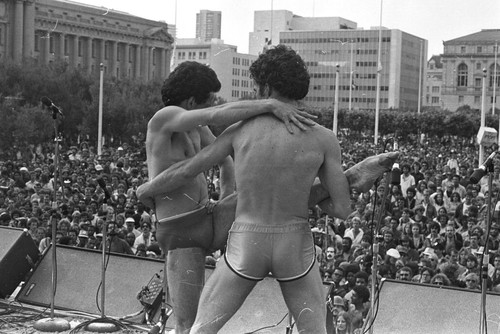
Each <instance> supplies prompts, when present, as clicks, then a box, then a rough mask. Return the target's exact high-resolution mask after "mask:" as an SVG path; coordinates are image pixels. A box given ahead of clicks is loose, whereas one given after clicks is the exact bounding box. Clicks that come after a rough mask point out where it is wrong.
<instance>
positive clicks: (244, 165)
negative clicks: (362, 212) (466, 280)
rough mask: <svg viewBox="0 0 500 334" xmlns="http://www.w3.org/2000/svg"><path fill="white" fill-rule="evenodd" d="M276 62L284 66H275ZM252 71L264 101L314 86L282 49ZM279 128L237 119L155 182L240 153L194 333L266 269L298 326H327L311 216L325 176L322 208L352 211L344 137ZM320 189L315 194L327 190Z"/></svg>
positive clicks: (175, 180) (169, 183)
mask: <svg viewBox="0 0 500 334" xmlns="http://www.w3.org/2000/svg"><path fill="white" fill-rule="evenodd" d="M264 65H266V66H264ZM277 68H280V69H283V71H281V72H280V73H278V72H276V71H275V69H277ZM250 71H251V73H252V76H253V78H254V80H255V87H256V88H257V89H258V95H259V97H261V98H275V99H278V100H281V101H283V102H285V103H289V104H291V105H295V104H296V101H297V100H300V99H302V98H304V97H305V95H306V94H307V92H308V87H309V75H308V73H307V70H306V67H305V64H304V62H303V61H302V59H301V58H300V57H299V56H298V55H297V54H296V53H295V52H294V51H292V50H291V49H289V48H286V47H284V46H278V47H276V48H274V49H270V50H268V51H266V52H265V53H264V54H262V55H261V56H259V59H258V60H257V61H256V62H255V63H254V64H253V65H252V66H251V68H250ZM269 72H272V74H273V75H270V74H271V73H269ZM278 125H279V123H278V122H277V121H276V120H275V119H273V118H272V117H268V116H267V115H261V116H259V117H254V118H252V119H247V120H246V121H244V122H241V123H239V124H235V125H233V126H232V127H230V128H228V129H227V130H226V131H225V132H224V133H223V134H222V135H221V136H220V137H218V138H217V139H216V141H215V142H214V144H212V145H210V146H208V147H207V148H205V149H204V150H202V151H201V152H200V153H198V154H197V155H196V156H195V157H194V158H192V159H188V160H184V161H181V162H179V163H177V164H175V165H173V166H171V167H170V168H168V169H167V170H166V171H165V172H163V173H162V175H161V178H158V180H157V179H155V180H154V182H157V185H158V184H161V185H162V187H163V189H168V190H169V191H173V190H174V189H177V188H178V187H182V186H184V185H185V184H186V183H188V182H190V180H192V178H193V177H194V176H195V175H198V173H200V172H201V171H204V170H207V169H208V168H210V166H212V165H213V164H215V163H217V162H219V161H221V159H223V158H225V157H227V156H229V155H230V154H231V153H234V157H235V177H236V185H237V189H238V195H237V196H238V202H237V206H236V218H235V222H234V224H233V226H232V228H231V230H230V232H229V238H228V245H227V251H226V254H225V260H224V261H221V263H219V265H218V266H217V267H216V270H215V271H214V273H213V274H212V277H211V278H210V280H209V281H208V283H207V286H206V287H205V289H204V290H203V293H202V297H201V303H200V306H199V308H198V314H197V318H196V322H195V325H194V326H193V328H192V333H205V332H206V333H216V332H217V331H218V330H219V329H220V328H221V327H222V326H223V325H224V324H225V323H226V322H227V321H228V320H229V319H230V318H231V316H232V315H234V313H235V312H236V311H237V310H238V308H239V307H240V306H241V305H242V303H243V302H244V300H245V298H246V297H247V296H248V294H249V293H250V292H251V290H252V289H253V287H254V286H255V284H256V283H257V281H259V280H262V279H263V278H264V277H266V276H267V274H268V273H269V272H271V273H272V274H273V276H274V277H276V278H277V279H278V281H279V283H280V286H281V289H282V293H283V295H284V299H285V302H286V304H287V306H288V308H289V310H290V312H291V313H292V315H293V317H294V319H295V320H296V322H297V327H298V329H299V331H300V332H305V333H324V332H325V331H326V329H325V327H324V324H325V316H326V315H325V314H326V310H325V307H324V293H323V288H322V282H321V277H320V275H319V274H318V273H319V270H318V268H317V264H315V256H314V244H313V242H312V237H311V231H310V228H309V225H308V222H307V217H308V214H307V213H308V206H309V205H308V200H309V195H310V190H311V186H312V185H313V183H314V180H315V178H316V176H319V178H320V180H321V183H322V185H323V186H324V187H325V188H326V190H327V194H328V196H329V197H328V196H324V199H325V202H326V203H323V204H324V205H323V206H324V207H325V209H327V210H328V213H329V214H330V215H334V216H336V217H339V218H344V219H345V218H346V217H347V215H348V214H349V213H350V212H349V183H348V179H347V177H346V175H344V172H343V170H342V168H341V160H340V159H341V155H340V146H339V143H338V140H337V138H336V137H335V135H334V134H333V133H332V132H331V131H329V130H327V129H325V128H323V127H321V126H315V127H311V128H310V130H308V131H304V132H298V133H297V132H296V133H295V134H293V135H290V134H289V133H287V132H286V130H285V129H284V128H280V127H279V126H278ZM396 157H397V155H396V154H394V155H392V156H390V159H385V160H384V162H387V161H390V162H391V163H389V164H385V165H384V163H381V161H378V160H377V159H375V160H377V161H376V163H374V162H375V160H372V161H371V163H372V165H380V166H382V165H384V168H385V170H387V168H388V167H390V166H391V165H392V162H393V161H394V160H395V158H396ZM379 160H380V159H379ZM358 171H359V169H358ZM379 172H380V168H379V170H377V173H379ZM373 173H375V172H373ZM379 175H380V173H379ZM361 178H362V177H361ZM160 179H161V180H160ZM354 181H355V182H354ZM372 181H373V180H372ZM154 182H153V183H154ZM356 182H358V185H359V182H361V181H360V176H355V177H354V178H353V183H356ZM351 185H352V184H351ZM148 186H151V187H152V185H151V184H150V185H148ZM365 186H366V184H365ZM149 191H152V193H154V191H153V190H151V189H150V190H149ZM319 193H321V191H319V192H318V193H317V194H316V197H315V200H318V199H319V198H320V197H321V196H320V195H319ZM327 197H328V198H327ZM313 202H314V200H313ZM291 245H292V246H293V247H290V246H291ZM284 249H285V251H283V250H284ZM290 250H292V251H290ZM270 254H272V256H270ZM270 259H273V260H272V261H270Z"/></svg>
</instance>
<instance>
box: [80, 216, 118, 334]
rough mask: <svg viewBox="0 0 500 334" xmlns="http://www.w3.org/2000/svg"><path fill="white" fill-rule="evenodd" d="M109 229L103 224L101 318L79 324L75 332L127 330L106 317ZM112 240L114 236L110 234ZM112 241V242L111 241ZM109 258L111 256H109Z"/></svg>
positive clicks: (116, 321)
mask: <svg viewBox="0 0 500 334" xmlns="http://www.w3.org/2000/svg"><path fill="white" fill-rule="evenodd" d="M107 228H108V225H107V224H106V223H105V224H103V229H102V242H101V245H102V263H101V317H100V318H97V319H93V320H89V321H86V322H83V323H81V324H79V325H78V326H77V327H75V329H74V330H73V331H75V332H76V331H77V330H80V329H85V330H87V331H89V332H97V333H111V332H116V331H118V330H124V329H126V327H125V325H123V324H122V323H120V322H119V321H118V320H115V319H111V318H108V317H106V315H105V304H106V266H107V263H106V248H107V238H108V237H107V231H106V230H107ZM110 236H111V238H113V235H112V234H111V233H110ZM111 241H112V240H111ZM109 246H110V251H111V242H110V245H109ZM108 256H109V254H108Z"/></svg>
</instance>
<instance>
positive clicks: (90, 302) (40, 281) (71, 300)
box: [17, 245, 163, 317]
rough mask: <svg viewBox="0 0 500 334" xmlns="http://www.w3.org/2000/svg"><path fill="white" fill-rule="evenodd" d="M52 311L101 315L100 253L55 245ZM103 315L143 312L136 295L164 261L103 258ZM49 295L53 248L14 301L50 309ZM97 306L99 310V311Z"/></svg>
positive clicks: (117, 315)
mask: <svg viewBox="0 0 500 334" xmlns="http://www.w3.org/2000/svg"><path fill="white" fill-rule="evenodd" d="M56 258H57V288H56V295H55V303H54V305H55V307H56V308H61V309H69V310H76V311H82V312H87V313H91V314H100V313H101V311H100V310H101V309H102V305H101V290H100V283H101V272H102V253H101V251H96V250H90V249H83V248H77V247H70V246H62V245H58V246H57V248H56ZM106 261H107V269H106V277H105V278H106V280H105V283H106V284H105V305H104V306H105V308H104V311H105V315H107V316H113V317H122V316H126V315H130V314H133V313H136V312H138V311H140V310H142V308H143V307H142V305H141V303H140V302H139V300H138V299H137V293H138V292H139V291H141V289H142V287H144V286H146V285H148V282H149V281H150V280H151V279H152V278H153V276H154V275H155V274H157V273H161V274H162V275H163V273H162V272H161V271H162V270H163V261H160V260H156V259H150V258H143V257H136V256H130V255H121V254H115V253H111V254H110V255H109V258H108V255H107V254H106ZM51 291H52V248H49V249H48V251H47V252H46V253H44V256H43V258H42V260H41V261H40V264H39V265H38V267H37V268H36V270H35V271H34V272H33V275H31V277H30V278H29V279H28V280H27V281H26V284H25V285H24V286H23V288H22V289H21V291H20V292H19V294H18V296H17V299H18V300H19V301H20V302H23V303H28V304H33V305H40V306H47V307H48V306H50V303H51ZM98 303H99V307H98Z"/></svg>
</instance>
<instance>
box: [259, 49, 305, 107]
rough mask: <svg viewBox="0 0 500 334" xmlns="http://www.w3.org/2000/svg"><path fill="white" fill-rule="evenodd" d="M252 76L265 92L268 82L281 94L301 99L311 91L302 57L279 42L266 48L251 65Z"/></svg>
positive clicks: (261, 91) (270, 86)
mask: <svg viewBox="0 0 500 334" xmlns="http://www.w3.org/2000/svg"><path fill="white" fill-rule="evenodd" d="M250 77H251V78H252V79H254V80H255V83H256V84H257V85H259V90H260V91H259V93H260V94H263V91H264V88H265V86H266V84H267V85H268V86H269V88H271V89H274V90H276V91H277V92H278V93H279V94H280V95H281V96H283V97H287V98H289V99H292V100H301V99H303V98H304V97H305V96H306V95H307V92H308V91H309V80H310V77H309V73H308V72H307V67H306V64H305V63H304V61H303V60H302V58H301V57H300V56H299V55H298V54H297V53H296V52H295V51H294V50H292V49H291V48H290V47H288V46H285V45H283V44H279V45H277V46H276V47H274V48H271V49H268V50H266V51H265V52H264V53H262V54H260V55H259V58H257V60H256V61H255V62H254V63H253V64H252V65H251V66H250Z"/></svg>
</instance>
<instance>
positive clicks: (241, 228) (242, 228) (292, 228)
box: [230, 221, 311, 233]
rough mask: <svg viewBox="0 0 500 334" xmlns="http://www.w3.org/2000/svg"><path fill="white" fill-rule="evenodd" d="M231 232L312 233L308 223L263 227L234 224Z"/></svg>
mask: <svg viewBox="0 0 500 334" xmlns="http://www.w3.org/2000/svg"><path fill="white" fill-rule="evenodd" d="M230 232H257V233H288V232H307V233H310V232H311V227H309V222H308V221H303V222H293V223H288V224H281V225H262V224H251V223H239V222H237V221H235V222H234V224H233V226H232V227H231V230H230Z"/></svg>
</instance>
